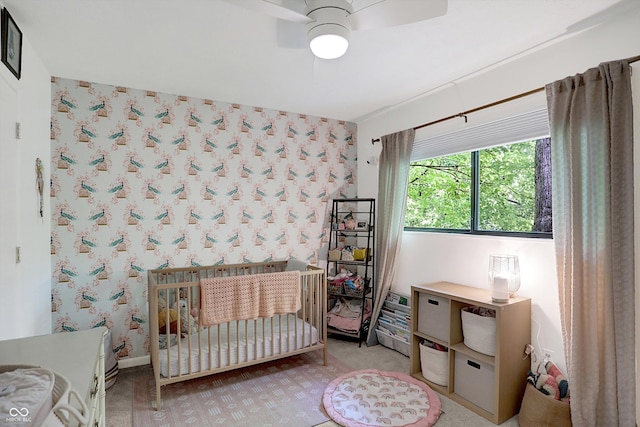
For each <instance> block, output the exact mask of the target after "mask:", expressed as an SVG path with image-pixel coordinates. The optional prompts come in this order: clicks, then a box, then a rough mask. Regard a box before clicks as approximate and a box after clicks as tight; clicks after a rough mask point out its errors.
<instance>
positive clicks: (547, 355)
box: [542, 348, 553, 360]
mask: <svg viewBox="0 0 640 427" xmlns="http://www.w3.org/2000/svg"><path fill="white" fill-rule="evenodd" d="M542 354H543V355H544V358H545V359H547V360H551V358H552V357H553V350H549V349H548V348H543V349H542Z"/></svg>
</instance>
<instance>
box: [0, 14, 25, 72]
mask: <svg viewBox="0 0 640 427" xmlns="http://www.w3.org/2000/svg"><path fill="white" fill-rule="evenodd" d="M2 63H3V64H4V65H6V66H7V68H8V69H9V71H11V72H12V73H13V75H14V76H16V77H17V78H18V80H20V74H21V71H22V31H20V28H18V25H17V24H16V21H14V20H13V18H12V17H11V15H10V14H9V11H8V10H7V8H4V9H2Z"/></svg>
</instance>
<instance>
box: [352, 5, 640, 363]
mask: <svg viewBox="0 0 640 427" xmlns="http://www.w3.org/2000/svg"><path fill="white" fill-rule="evenodd" d="M638 22H640V9H636V10H634V11H632V12H629V13H626V14H625V15H624V16H620V17H617V18H616V19H615V20H612V21H610V22H607V23H605V24H602V25H600V26H598V27H594V28H591V29H589V30H587V31H584V32H582V33H579V34H574V35H573V36H572V37H570V38H565V39H564V40H562V41H559V42H557V43H555V44H551V45H548V46H546V47H543V48H539V49H537V50H536V51H534V52H531V53H530V54H528V55H521V56H520V57H518V58H516V59H514V60H512V61H509V62H507V63H504V64H501V65H499V66H495V67H491V69H490V70H487V71H486V72H484V73H478V74H477V75H474V76H468V77H467V78H465V79H461V80H459V81H456V82H453V83H455V84H453V83H452V84H449V85H447V86H445V87H442V88H439V89H438V90H435V91H433V92H432V93H429V94H425V95H424V96H421V97H417V98H416V99H414V100H412V101H411V102H407V103H405V104H403V105H400V106H397V107H395V108H393V109H390V110H388V111H386V112H382V113H379V114H378V115H376V116H375V117H371V118H369V119H367V120H365V121H362V122H360V123H358V144H359V145H358V157H359V161H360V162H361V164H360V165H358V166H359V167H358V172H359V174H358V182H359V188H358V194H359V196H361V197H376V196H377V174H378V171H377V167H376V166H373V165H370V164H367V163H366V161H367V160H370V159H371V158H375V157H377V155H378V153H379V151H380V144H379V143H377V144H371V139H372V138H378V137H380V136H381V135H385V134H389V133H392V132H396V131H400V130H403V129H406V128H410V127H414V126H418V125H420V124H422V123H427V122H430V121H432V120H437V119H440V118H442V117H447V116H450V115H453V114H457V113H459V112H462V111H465V110H469V109H472V108H475V107H479V106H481V105H485V104H488V103H491V102H494V101H497V100H500V99H503V98H507V97H510V96H513V95H517V94H519V93H523V92H527V91H530V90H532V89H535V88H538V87H543V86H544V85H545V84H547V83H550V82H552V81H555V80H559V79H561V78H564V77H566V76H569V75H574V74H576V73H581V72H584V71H586V70H587V69H589V68H591V67H594V66H597V65H598V64H599V63H601V62H605V61H609V60H615V59H622V58H628V57H632V56H635V55H638V54H640V50H639V49H638V43H637V40H639V39H640V25H637V24H638ZM639 64H640V63H636V64H635V68H640V67H639ZM452 77H455V76H452ZM636 99H638V96H636ZM639 115H640V109H636V110H635V116H636V118H637V117H638V116H639ZM472 116H473V115H472ZM470 120H472V117H471V116H470ZM495 252H508V253H514V254H517V255H519V258H520V263H521V269H522V288H521V290H520V292H519V294H521V295H523V296H528V297H531V298H532V302H533V326H532V344H533V345H534V346H535V347H538V348H546V349H549V350H551V351H553V354H552V359H553V360H554V361H555V362H557V363H558V365H559V367H560V368H561V369H562V370H563V371H565V372H566V364H565V361H564V351H563V347H562V336H561V329H560V314H559V309H558V290H557V278H556V269H555V253H554V247H553V241H552V240H539V239H521V238H501V237H477V236H464V235H455V234H440V233H418V232H405V233H403V242H402V247H401V252H400V260H399V268H398V274H397V277H396V279H395V283H394V285H393V289H395V290H397V291H399V292H404V293H407V292H408V291H409V289H410V287H411V285H413V284H420V283H426V282H431V281H436V280H448V281H453V282H459V283H463V284H467V285H470V286H476V287H482V288H487V287H488V284H487V279H486V276H487V267H488V259H489V255H490V254H492V253H495ZM538 357H540V355H539V356H538Z"/></svg>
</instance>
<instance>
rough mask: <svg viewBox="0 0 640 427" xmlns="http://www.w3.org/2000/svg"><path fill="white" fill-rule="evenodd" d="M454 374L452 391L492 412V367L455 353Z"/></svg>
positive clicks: (493, 402)
mask: <svg viewBox="0 0 640 427" xmlns="http://www.w3.org/2000/svg"><path fill="white" fill-rule="evenodd" d="M454 358H455V369H456V370H455V375H454V378H453V386H454V388H453V392H454V393H455V394H457V395H458V396H460V397H462V398H464V399H466V400H468V401H469V402H471V403H473V404H474V405H477V406H479V407H481V408H482V409H484V410H485V411H487V412H490V413H493V411H494V405H495V399H494V393H493V391H494V375H493V374H494V367H493V366H492V365H488V364H486V363H483V362H481V361H479V360H476V359H474V358H472V357H468V356H466V355H464V354H460V353H458V352H456V353H455V357H454Z"/></svg>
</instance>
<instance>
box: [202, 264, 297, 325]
mask: <svg viewBox="0 0 640 427" xmlns="http://www.w3.org/2000/svg"><path fill="white" fill-rule="evenodd" d="M298 310H300V272H299V271H284V272H279V273H263V274H248V275H242V276H233V277H212V278H208V279H201V280H200V324H201V325H202V326H211V325H217V324H219V323H224V322H228V321H230V320H248V319H256V318H258V317H271V316H273V315H274V314H286V313H295V312H297V311H298Z"/></svg>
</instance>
